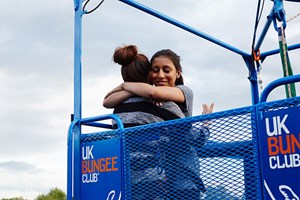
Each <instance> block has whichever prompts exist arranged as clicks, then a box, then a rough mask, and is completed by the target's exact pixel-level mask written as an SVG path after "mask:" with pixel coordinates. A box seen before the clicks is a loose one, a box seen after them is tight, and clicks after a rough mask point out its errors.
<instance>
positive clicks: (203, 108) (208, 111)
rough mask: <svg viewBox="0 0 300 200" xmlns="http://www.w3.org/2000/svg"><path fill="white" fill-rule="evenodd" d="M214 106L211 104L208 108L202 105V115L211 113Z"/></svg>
mask: <svg viewBox="0 0 300 200" xmlns="http://www.w3.org/2000/svg"><path fill="white" fill-rule="evenodd" d="M214 105H215V104H214V103H211V104H210V105H209V106H208V105H207V104H202V114H209V113H212V111H213V109H214Z"/></svg>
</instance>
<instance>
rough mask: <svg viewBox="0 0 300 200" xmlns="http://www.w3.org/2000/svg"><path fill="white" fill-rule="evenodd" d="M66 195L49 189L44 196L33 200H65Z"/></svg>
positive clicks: (55, 189)
mask: <svg viewBox="0 0 300 200" xmlns="http://www.w3.org/2000/svg"><path fill="white" fill-rule="evenodd" d="M66 199H67V196H66V194H65V193H64V192H63V191H61V190H60V189H58V188H54V189H51V190H50V192H49V193H48V194H46V195H44V194H42V195H39V196H37V197H36V199H35V200H66Z"/></svg>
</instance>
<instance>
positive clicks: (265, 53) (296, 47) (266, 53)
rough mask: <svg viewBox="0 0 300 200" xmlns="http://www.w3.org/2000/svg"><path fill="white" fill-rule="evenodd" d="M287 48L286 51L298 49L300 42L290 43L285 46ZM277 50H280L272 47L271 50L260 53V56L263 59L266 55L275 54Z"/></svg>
mask: <svg viewBox="0 0 300 200" xmlns="http://www.w3.org/2000/svg"><path fill="white" fill-rule="evenodd" d="M287 49H288V51H292V50H295V49H300V43H298V44H293V45H290V46H288V47H287ZM279 52H280V50H279V49H273V50H270V51H266V52H263V53H260V57H261V59H262V60H264V59H265V58H266V57H267V56H271V55H275V54H278V53H279Z"/></svg>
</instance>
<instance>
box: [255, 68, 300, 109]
mask: <svg viewBox="0 0 300 200" xmlns="http://www.w3.org/2000/svg"><path fill="white" fill-rule="evenodd" d="M295 82H300V74H298V75H294V76H287V77H283V78H280V79H277V80H275V81H273V82H271V83H270V84H269V85H267V87H266V88H265V89H264V90H263V91H262V93H261V96H260V103H262V102H266V100H267V98H268V96H269V94H270V92H271V91H272V90H273V89H275V88H276V87H278V86H281V85H285V84H289V83H295Z"/></svg>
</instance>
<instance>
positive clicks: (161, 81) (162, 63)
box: [150, 56, 181, 87]
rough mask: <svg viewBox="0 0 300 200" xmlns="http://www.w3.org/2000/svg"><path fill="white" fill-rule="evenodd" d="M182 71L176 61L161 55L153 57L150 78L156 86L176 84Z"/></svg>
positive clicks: (172, 85)
mask: <svg viewBox="0 0 300 200" xmlns="http://www.w3.org/2000/svg"><path fill="white" fill-rule="evenodd" d="M180 75H181V72H179V71H177V70H176V68H175V65H174V63H173V62H172V61H171V60H170V59H169V58H167V57H164V56H159V57H156V58H154V59H153V61H152V66H151V71H150V79H151V80H152V83H153V84H154V85H155V86H171V87H174V86H175V81H176V79H177V78H179V77H180Z"/></svg>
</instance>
